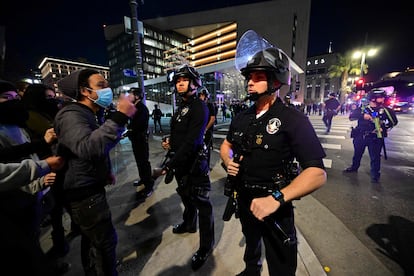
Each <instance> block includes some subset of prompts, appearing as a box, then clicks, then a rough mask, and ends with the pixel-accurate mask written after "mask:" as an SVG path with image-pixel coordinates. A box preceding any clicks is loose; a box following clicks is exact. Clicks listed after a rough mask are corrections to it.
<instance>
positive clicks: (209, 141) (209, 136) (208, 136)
mask: <svg viewBox="0 0 414 276" xmlns="http://www.w3.org/2000/svg"><path fill="white" fill-rule="evenodd" d="M206 104H207V108H208V120H210V117H211V116H214V117H215V116H216V111H215V110H214V106H213V104H212V103H210V102H207V103H206ZM207 122H208V121H207ZM213 132H214V124H213V125H212V126H211V127H210V128H209V129H206V132H205V134H204V144H205V145H206V146H207V149H208V154H207V163H208V165H209V166H210V156H211V150H212V148H213Z"/></svg>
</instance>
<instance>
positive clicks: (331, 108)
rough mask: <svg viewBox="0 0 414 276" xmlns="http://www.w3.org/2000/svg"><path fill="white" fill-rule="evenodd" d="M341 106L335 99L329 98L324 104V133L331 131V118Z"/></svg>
mask: <svg viewBox="0 0 414 276" xmlns="http://www.w3.org/2000/svg"><path fill="white" fill-rule="evenodd" d="M340 105H341V104H340V103H339V102H338V100H337V99H335V98H330V99H328V100H326V102H325V112H324V114H323V117H322V121H323V123H324V124H325V126H326V132H329V131H331V126H332V118H333V116H335V115H336V114H337V111H336V110H337V108H338V107H339V106H340Z"/></svg>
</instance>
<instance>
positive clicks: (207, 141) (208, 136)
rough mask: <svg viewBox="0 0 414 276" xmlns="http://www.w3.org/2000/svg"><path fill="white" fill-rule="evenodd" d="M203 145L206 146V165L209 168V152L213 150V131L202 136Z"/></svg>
mask: <svg viewBox="0 0 414 276" xmlns="http://www.w3.org/2000/svg"><path fill="white" fill-rule="evenodd" d="M204 144H205V145H206V146H207V150H208V153H207V164H208V166H209V167H210V159H211V151H212V150H213V131H210V130H208V131H206V134H205V135H204Z"/></svg>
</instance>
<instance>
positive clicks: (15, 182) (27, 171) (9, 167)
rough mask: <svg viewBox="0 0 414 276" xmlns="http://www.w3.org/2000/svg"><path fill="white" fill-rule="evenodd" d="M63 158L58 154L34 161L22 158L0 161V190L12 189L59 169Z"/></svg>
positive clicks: (62, 163)
mask: <svg viewBox="0 0 414 276" xmlns="http://www.w3.org/2000/svg"><path fill="white" fill-rule="evenodd" d="M63 165H64V160H63V158H62V157H59V156H50V157H47V158H46V159H43V160H39V161H34V160H32V159H24V160H22V161H21V162H20V163H6V164H5V163H0V192H2V191H8V190H12V189H15V188H18V187H21V186H23V185H27V183H30V182H33V181H35V180H36V179H38V178H40V177H42V176H44V175H45V174H48V173H50V172H51V171H57V170H60V169H61V168H62V167H63Z"/></svg>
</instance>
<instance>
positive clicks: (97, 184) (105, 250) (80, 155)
mask: <svg viewBox="0 0 414 276" xmlns="http://www.w3.org/2000/svg"><path fill="white" fill-rule="evenodd" d="M58 88H59V90H60V91H61V92H63V93H64V94H65V95H66V96H68V97H70V98H72V99H74V100H76V102H75V103H71V104H68V105H66V106H65V107H63V108H62V109H61V110H60V111H59V113H58V114H57V115H56V118H55V130H56V134H57V136H58V152H60V153H62V155H63V156H64V157H65V158H66V161H67V169H66V170H65V177H64V182H63V190H64V196H65V200H66V201H67V202H68V208H69V210H68V211H69V213H70V214H71V218H72V220H73V221H74V222H75V223H76V224H77V225H78V226H79V228H80V231H81V235H82V240H81V258H82V265H83V269H84V272H85V275H118V272H117V270H116V263H117V260H116V244H117V239H118V238H117V234H116V231H115V228H114V225H113V223H112V218H111V211H110V209H109V205H108V202H107V200H106V192H105V186H106V185H107V184H114V183H115V178H114V175H113V174H112V170H111V161H110V159H109V152H110V150H111V149H113V148H114V147H115V145H116V144H117V143H118V142H119V141H120V140H121V138H122V133H123V132H124V131H125V125H126V124H127V122H128V120H129V118H130V117H132V116H133V115H134V113H135V111H136V109H135V106H134V105H133V104H132V103H131V102H130V101H129V99H126V98H122V97H121V98H120V99H119V101H118V104H117V111H116V112H114V113H113V114H112V116H111V117H110V118H108V119H107V120H106V121H105V122H104V123H103V124H102V125H99V124H98V122H97V120H96V113H97V112H98V110H99V109H100V108H107V107H108V106H109V105H110V104H111V103H112V100H113V93H112V90H111V88H109V84H108V82H107V80H106V79H105V78H104V77H103V76H102V75H101V74H100V73H99V72H98V71H95V70H91V69H83V70H79V71H75V72H72V73H71V74H70V75H69V76H67V77H65V78H63V79H62V80H60V81H59V82H58ZM93 252H94V254H91V253H93Z"/></svg>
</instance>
